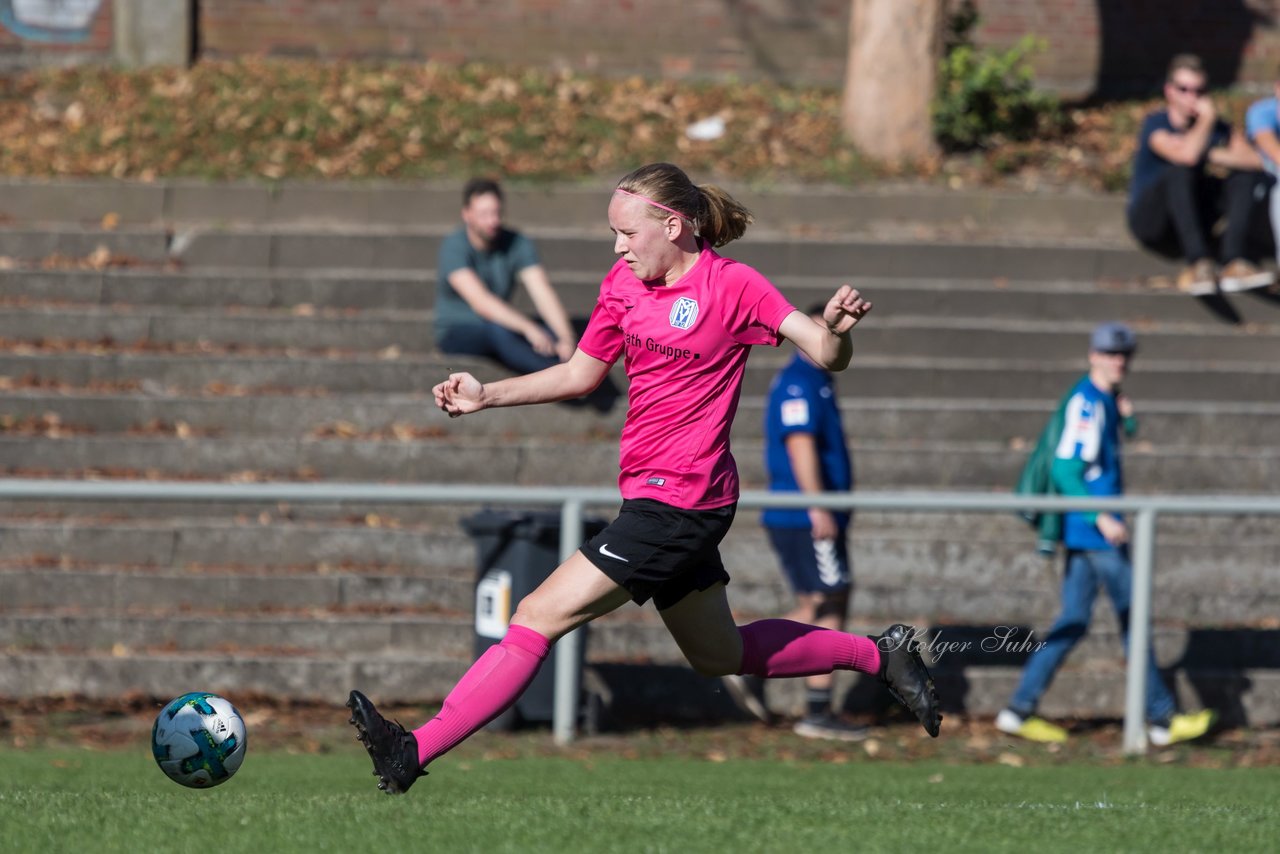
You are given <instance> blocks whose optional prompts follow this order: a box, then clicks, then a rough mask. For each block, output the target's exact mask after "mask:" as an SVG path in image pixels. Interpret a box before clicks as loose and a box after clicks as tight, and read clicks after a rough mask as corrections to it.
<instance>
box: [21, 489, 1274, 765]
mask: <svg viewBox="0 0 1280 854" xmlns="http://www.w3.org/2000/svg"><path fill="white" fill-rule="evenodd" d="M0 499H59V500H67V499H69V500H85V501H90V500H108V501H130V500H133V501H201V502H204V501H207V502H225V501H264V502H270V501H288V502H294V503H353V502H354V503H360V502H364V503H379V504H412V503H428V504H446V503H451V504H474V503H485V502H501V503H512V504H536V505H559V507H560V520H561V525H560V556H561V559H562V560H564V559H566V558H568V557H569V556H570V555H572V554H573V552H574V551H575V550H576V549H577V548H578V546H579V545H581V543H582V540H583V523H582V515H583V510H584V509H585V508H586V507H587V506H597V505H608V504H613V505H616V504H617V503H618V502H619V496H618V492H617V490H616V489H613V488H601V487H574V486H563V487H516V486H501V485H492V486H490V485H483V484H384V483H333V482H328V483H210V482H189V481H122V480H96V481H95V480H43V479H11V480H0ZM739 506H740V507H744V508H762V507H815V506H818V507H826V508H828V509H854V510H858V509H876V510H907V511H917V512H921V511H923V512H929V511H938V512H944V511H960V512H1019V511H1023V510H1037V511H1050V512H1053V511H1065V510H1085V511H1108V512H1114V513H1125V514H1129V513H1132V514H1133V515H1134V520H1133V523H1132V531H1131V555H1132V560H1133V599H1132V602H1131V604H1130V611H1129V655H1128V663H1127V670H1126V674H1127V677H1126V683H1125V713H1124V750H1125V752H1126V753H1131V754H1132V753H1144V752H1145V751H1146V748H1147V736H1146V732H1145V726H1144V718H1145V714H1144V706H1145V699H1146V691H1147V685H1146V675H1147V670H1146V667H1145V666H1144V665H1145V662H1146V660H1147V655H1148V649H1149V638H1150V631H1151V576H1152V568H1153V563H1154V555H1155V538H1156V517H1157V516H1158V515H1159V514H1175V515H1280V497H1270V496H1265V497H1254V496H1239V495H1203V496H1167V495H1145V496H1138V495H1133V496H1125V497H1122V498H1067V497H1060V496H1054V497H1031V496H1023V495H1010V494H992V493H974V492H855V493H827V494H823V495H821V496H814V495H800V494H788V495H783V494H779V493H773V492H760V491H749V492H744V493H743V494H742V497H741V499H740V502H739ZM578 647H579V639H578V633H577V632H570V633H569V634H568V635H566V636H565V637H563V638H561V639H560V641H559V643H557V645H556V665H557V666H556V676H555V711H554V720H553V724H552V731H553V733H554V737H555V740H556V742H557V743H559V744H568V743H570V742H572V741H573V738H574V735H575V728H576V717H577V714H576V712H577V706H578V702H577V698H578V693H579V684H578V680H579V673H578V670H577V667H576V666H574V665H573V664H572V662H576V661H578V660H579V659H578V655H579V652H578Z"/></svg>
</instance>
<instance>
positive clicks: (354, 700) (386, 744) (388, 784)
mask: <svg viewBox="0 0 1280 854" xmlns="http://www.w3.org/2000/svg"><path fill="white" fill-rule="evenodd" d="M347 708H349V709H350V710H351V717H350V718H349V719H348V723H350V724H352V725H353V726H354V727H355V728H356V738H358V739H359V740H360V743H361V744H363V745H364V749H365V750H367V751H369V758H370V759H372V760H373V776H375V777H377V778H378V788H379V789H381V790H382V791H384V792H386V793H387V794H389V795H402V794H404V793H405V792H407V791H408V790H409V787H410V786H412V785H413V781H414V780H417V779H418V778H419V777H425V776H426V775H427V772H426V770H425V769H424V768H422V766H420V765H419V764H418V740H417V739H416V738H414V737H413V733H410V732H405V729H404V727H402V726H400V724H399V723H397V722H396V721H389V720H387V719H386V718H384V717H383V716H382V715H380V714H378V710H377V709H375V708H374V707H373V703H371V702H369V698H368V697H366V696H365V695H364V694H361V693H360V692H359V691H352V692H351V697H350V698H349V699H348V700H347Z"/></svg>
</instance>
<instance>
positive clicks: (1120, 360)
mask: <svg viewBox="0 0 1280 854" xmlns="http://www.w3.org/2000/svg"><path fill="white" fill-rule="evenodd" d="M1137 344H1138V342H1137V337H1136V336H1135V335H1134V333H1133V330H1132V329H1130V328H1129V327H1128V326H1125V325H1124V324H1122V323H1104V324H1102V325H1100V326H1098V327H1097V328H1096V329H1095V330H1094V331H1093V334H1092V336H1091V337H1090V341H1089V372H1088V373H1087V374H1085V376H1084V377H1082V378H1081V379H1080V380H1079V381H1078V382H1077V383H1076V385H1075V387H1074V389H1072V392H1071V395H1070V397H1069V398H1068V400H1067V402H1066V405H1065V406H1064V407H1063V408H1062V415H1061V416H1060V417H1061V418H1062V419H1063V424H1062V433H1061V436H1062V438H1061V439H1060V440H1059V442H1058V446H1057V449H1056V451H1055V452H1054V459H1053V466H1052V477H1053V482H1054V486H1055V487H1056V488H1057V491H1058V493H1060V494H1062V495H1069V496H1070V495H1074V496H1110V495H1123V494H1124V473H1123V467H1122V465H1121V438H1122V433H1123V434H1124V435H1126V436H1132V435H1134V434H1135V433H1136V431H1137V421H1136V419H1135V418H1134V415H1133V406H1132V403H1130V401H1129V400H1128V398H1127V397H1125V395H1124V394H1123V393H1122V392H1121V384H1122V383H1123V381H1124V379H1125V377H1126V375H1127V374H1128V371H1129V364H1130V362H1131V360H1132V359H1133V354H1134V351H1135V350H1136V349H1137ZM1062 543H1063V545H1064V546H1065V548H1066V566H1065V569H1064V572H1063V576H1062V610H1061V612H1060V613H1059V614H1058V618H1057V619H1056V620H1055V621H1054V623H1053V627H1052V628H1051V629H1050V630H1049V634H1048V635H1046V636H1045V638H1044V640H1043V641H1042V642H1041V643H1040V644H1039V645H1038V647H1037V648H1036V649H1035V651H1033V652H1032V653H1031V657H1030V658H1028V659H1027V662H1026V665H1025V666H1024V668H1023V671H1022V679H1021V681H1020V682H1019V684H1018V688H1017V690H1016V691H1015V692H1014V694H1013V698H1012V699H1011V700H1010V701H1009V704H1008V705H1007V706H1006V708H1004V709H1003V710H1002V711H1001V712H1000V714H999V715H998V716H997V717H996V728H997V729H999V730H1000V731H1001V732H1006V733H1009V734H1010V735H1017V736H1021V737H1023V738H1027V739H1030V740H1031V741H1041V742H1061V741H1066V739H1067V731H1066V730H1065V729H1063V728H1062V727H1060V726H1058V725H1056V724H1053V723H1050V722H1049V721H1046V720H1044V719H1043V718H1039V717H1036V715H1035V712H1036V707H1037V706H1038V705H1039V703H1040V698H1041V697H1042V696H1043V695H1044V693H1045V691H1046V690H1048V688H1049V684H1050V683H1051V682H1052V681H1053V677H1054V675H1055V674H1056V673H1057V672H1058V668H1059V667H1061V666H1062V663H1063V662H1064V661H1065V660H1066V657H1067V655H1068V654H1069V653H1070V652H1071V650H1072V649H1073V648H1075V645H1076V644H1077V643H1079V642H1080V640H1081V639H1082V638H1083V637H1084V636H1085V633H1086V632H1087V631H1088V630H1089V621H1090V618H1091V617H1092V615H1093V603H1094V599H1095V598H1096V597H1097V595H1098V588H1099V587H1103V588H1105V589H1106V591H1107V595H1108V596H1109V597H1110V598H1111V604H1112V605H1113V606H1114V607H1115V611H1116V616H1117V618H1118V619H1119V622H1120V631H1121V632H1122V633H1123V636H1124V639H1125V642H1126V646H1127V643H1128V631H1129V597H1130V591H1131V585H1132V575H1133V567H1132V564H1131V563H1130V560H1129V547H1128V544H1129V527H1128V525H1127V523H1126V522H1125V520H1124V519H1123V518H1122V517H1121V516H1118V515H1115V514H1113V513H1095V512H1070V513H1066V514H1064V518H1063V524H1062ZM1146 699H1147V704H1146V714H1147V721H1148V727H1147V734H1148V738H1149V739H1150V741H1151V743H1152V744H1155V745H1157V746H1161V747H1163V746H1165V745H1168V744H1173V743H1175V742H1179V741H1186V740H1188V739H1192V738H1199V737H1200V736H1202V735H1204V734H1205V733H1206V732H1208V731H1209V729H1210V727H1211V726H1212V725H1213V722H1214V720H1215V719H1216V715H1215V713H1214V712H1213V711H1212V710H1208V709H1206V710H1204V711H1201V712H1198V713H1195V714H1179V713H1178V712H1177V709H1176V703H1175V700H1174V697H1173V695H1172V694H1171V693H1170V692H1169V689H1168V688H1167V687H1165V684H1164V682H1163V681H1162V680H1161V678H1160V671H1159V669H1158V668H1157V666H1156V660H1155V654H1154V651H1153V652H1152V654H1151V656H1150V658H1149V660H1148V663H1147V698H1146Z"/></svg>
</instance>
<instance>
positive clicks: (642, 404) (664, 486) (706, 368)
mask: <svg viewBox="0 0 1280 854" xmlns="http://www.w3.org/2000/svg"><path fill="white" fill-rule="evenodd" d="M793 311H795V308H794V307H793V306H792V305H791V303H790V302H788V301H787V299H786V298H785V297H784V296H783V295H782V294H781V293H779V292H778V289H777V288H775V287H774V286H773V285H772V284H771V283H770V282H769V280H768V279H766V278H765V277H764V276H762V275H760V273H758V272H756V271H755V270H753V269H752V268H750V267H748V266H747V265H746V264H739V263H738V262H736V261H732V260H730V259H728V258H722V257H720V256H719V255H718V254H716V252H715V251H713V250H712V249H710V248H705V249H703V250H702V254H701V256H699V258H698V261H697V263H695V264H694V265H693V267H692V268H691V269H690V270H689V272H687V273H685V274H684V276H682V277H681V278H680V280H679V281H677V282H676V283H675V284H673V285H671V286H669V287H667V286H660V285H659V286H654V285H648V284H645V283H644V282H641V281H640V280H639V279H637V278H636V277H635V275H634V274H633V273H632V272H631V270H630V268H628V267H627V265H626V263H625V262H623V261H621V260H619V261H618V263H616V264H614V266H613V269H612V270H610V271H609V274H608V275H607V276H605V278H604V281H603V282H602V283H601V284H600V298H599V299H598V300H597V302H596V307H595V310H594V311H593V312H592V313H591V321H590V323H589V324H588V325H587V330H586V332H585V333H584V334H583V336H582V340H581V341H579V342H578V347H579V348H581V349H582V351H583V352H584V353H586V354H587V355H589V356H593V357H595V358H597V359H600V360H601V361H603V362H609V363H610V364H612V363H613V362H614V361H615V360H616V359H617V358H618V355H619V353H621V352H622V351H623V350H624V349H625V351H626V355H625V360H624V362H623V364H624V366H625V367H626V371H627V377H628V379H629V380H630V389H629V392H628V398H629V405H628V408H627V419H626V423H625V424H624V425H623V428H622V442H621V447H620V449H619V464H620V467H621V473H620V474H619V476H618V486H619V487H620V488H621V490H622V497H623V498H653V499H656V500H658V501H661V502H663V503H664V504H670V505H672V506H675V507H682V508H684V509H687V510H706V509H711V508H714V507H724V506H726V505H728V504H732V503H733V502H735V501H737V500H738V469H737V466H736V465H735V464H734V461H733V456H732V455H731V454H730V453H729V427H730V425H732V423H733V416H734V413H735V412H737V409H738V395H739V392H740V391H741V389H742V373H743V370H744V369H745V368H746V364H747V355H748V354H749V353H750V347H751V345H752V344H768V345H770V346H771V347H776V346H778V344H779V343H780V341H781V339H780V337H779V335H778V326H779V325H780V324H781V323H782V320H783V318H785V317H786V316H787V315H788V314H790V313H791V312H793Z"/></svg>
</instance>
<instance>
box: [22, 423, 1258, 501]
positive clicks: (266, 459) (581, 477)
mask: <svg viewBox="0 0 1280 854" xmlns="http://www.w3.org/2000/svg"><path fill="white" fill-rule="evenodd" d="M851 451H852V453H853V456H854V458H855V459H856V460H857V465H858V475H859V484H860V485H861V486H862V487H863V488H866V489H907V488H913V489H918V488H926V489H1001V490H1004V489H1008V485H1009V484H1011V483H1014V482H1015V481H1016V480H1017V476H1018V472H1019V470H1020V469H1021V467H1022V463H1023V457H1022V454H1014V453H1011V452H1010V451H1009V448H1008V446H1007V445H1005V444H1004V443H1000V442H992V441H988V442H930V443H915V442H893V443H890V442H882V443H872V442H865V443H864V442H854V443H853V446H852V448H851ZM735 457H736V459H737V461H738V469H739V472H740V474H741V476H742V478H743V480H744V482H746V483H748V484H751V483H764V482H765V479H764V476H763V462H762V457H763V452H762V449H761V445H760V442H759V441H758V440H757V441H751V440H743V441H740V442H737V443H735ZM617 458H618V449H617V441H616V440H615V439H612V438H610V439H608V440H602V441H581V442H573V443H566V442H559V441H554V440H537V441H533V440H530V441H525V442H522V443H519V444H514V443H511V442H507V441H503V440H502V439H501V438H497V439H492V440H490V439H485V440H478V441H472V442H462V441H457V440H453V441H432V440H424V441H421V442H413V443H405V442H399V441H378V440H349V441H335V440H330V439H301V440H294V439H266V438H240V439H234V440H226V439H202V440H191V439H162V438H159V439H158V438H137V439H132V438H131V439H119V438H112V437H95V436H87V437H86V436H71V437H67V438H64V439H59V440H57V441H47V440H46V441H34V442H33V441H31V440H29V439H21V438H18V439H15V438H5V437H0V467H2V468H4V469H7V470H8V471H21V472H49V473H57V474H61V475H64V476H75V475H77V474H78V473H80V472H84V471H102V470H106V471H119V470H131V471H134V472H138V473H155V474H158V475H163V476H165V477H179V478H191V477H197V478H214V479H220V478H226V477H231V476H233V475H236V474H237V473H241V472H246V471H248V472H253V473H254V474H255V476H258V477H262V478H265V479H286V480H287V479H292V478H307V479H310V478H322V479H333V480H353V481H370V480H372V481H387V482H426V483H438V482H445V483H448V482H458V483H468V482H471V483H511V484H520V485H529V486H533V485H544V484H558V485H584V484H609V483H612V482H613V481H614V480H615V478H616V477H617V465H618V463H617ZM1125 463H1126V464H1125V468H1126V472H1127V475H1128V479H1129V481H1130V482H1132V483H1140V484H1142V485H1143V486H1144V487H1145V488H1146V489H1148V490H1150V491H1153V492H1175V493H1176V492H1187V491H1192V490H1193V489H1194V491H1198V492H1209V493H1226V494H1232V493H1255V494H1259V493H1260V494H1269V493H1271V492H1272V491H1273V490H1274V487H1275V484H1276V483H1277V482H1280V449H1277V448H1240V449H1232V448H1199V447H1187V446H1175V447H1169V448H1153V449H1151V450H1150V451H1149V452H1147V453H1141V454H1130V455H1129V457H1128V458H1127V459H1126V461H1125Z"/></svg>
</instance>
